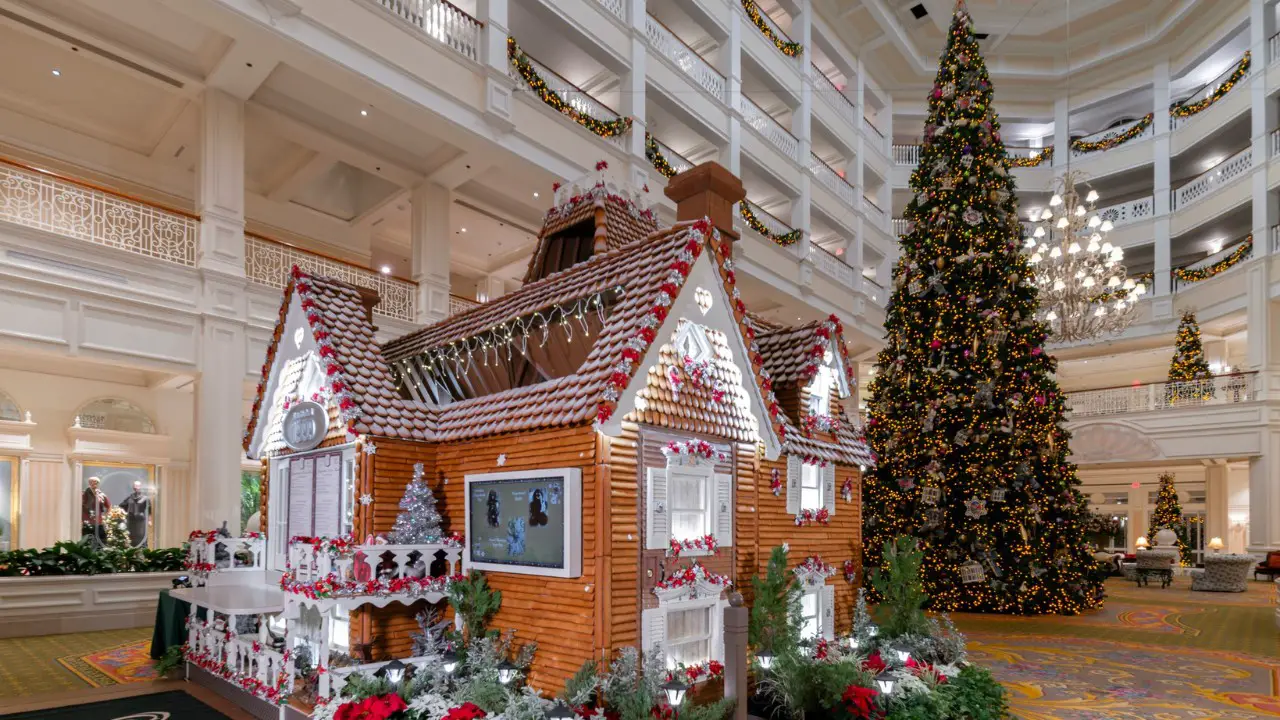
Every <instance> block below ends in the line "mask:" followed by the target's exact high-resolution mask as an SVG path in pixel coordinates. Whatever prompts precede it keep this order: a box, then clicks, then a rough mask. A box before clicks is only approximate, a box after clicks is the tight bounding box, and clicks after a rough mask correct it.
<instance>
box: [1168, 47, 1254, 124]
mask: <svg viewBox="0 0 1280 720" xmlns="http://www.w3.org/2000/svg"><path fill="white" fill-rule="evenodd" d="M1251 62H1252V55H1251V53H1250V52H1249V51H1248V50H1246V51H1245V52H1244V57H1242V58H1240V63H1239V64H1237V65H1236V69H1235V70H1234V71H1233V72H1232V73H1231V75H1229V76H1227V79H1226V80H1225V81H1224V82H1223V83H1222V84H1221V85H1219V86H1218V87H1217V88H1216V89H1214V91H1213V92H1211V93H1209V94H1208V95H1206V96H1205V97H1203V98H1202V99H1200V100H1198V101H1196V102H1193V103H1191V104H1190V105H1188V104H1185V103H1181V102H1180V103H1174V104H1172V105H1170V106H1169V114H1170V115H1172V116H1174V117H1180V118H1185V117H1191V116H1192V115H1196V114H1198V113H1202V112H1204V111H1205V110H1208V109H1209V108H1210V107H1212V106H1213V104H1214V103H1216V102H1218V101H1219V100H1221V99H1222V98H1224V97H1226V95H1227V93H1229V92H1231V89H1232V88H1234V87H1235V86H1236V83H1238V82H1240V81H1241V80H1242V79H1244V76H1246V75H1248V74H1249V65H1250V64H1251Z"/></svg>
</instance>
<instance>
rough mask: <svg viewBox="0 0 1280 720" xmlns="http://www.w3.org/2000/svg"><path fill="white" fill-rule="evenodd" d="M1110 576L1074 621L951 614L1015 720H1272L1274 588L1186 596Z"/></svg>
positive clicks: (1182, 580)
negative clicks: (1101, 597)
mask: <svg viewBox="0 0 1280 720" xmlns="http://www.w3.org/2000/svg"><path fill="white" fill-rule="evenodd" d="M1190 585H1191V580H1190V578H1186V577H1179V578H1177V579H1175V581H1174V585H1173V586H1172V587H1170V588H1168V589H1164V590H1162V589H1160V588H1159V587H1155V586H1152V587H1145V588H1139V587H1137V586H1136V585H1135V584H1134V583H1132V582H1127V581H1124V580H1122V579H1120V578H1113V579H1111V580H1109V581H1108V583H1107V601H1106V604H1105V605H1104V607H1103V608H1102V609H1100V610H1097V611H1094V612H1091V613H1088V614H1086V615H1080V616H1076V617H1065V618H1062V617H1051V618H1019V617H1006V616H990V615H965V614H957V615H955V616H954V620H955V622H956V625H957V626H959V628H960V629H961V630H962V631H964V633H965V634H966V635H967V636H968V637H969V651H970V657H971V659H972V660H973V661H974V662H976V663H978V664H981V665H985V666H987V667H989V668H991V670H992V672H994V673H995V675H996V677H997V678H998V679H999V680H1000V681H1001V682H1002V683H1003V684H1004V685H1005V687H1006V688H1007V689H1008V690H1009V693H1010V696H1011V698H1012V703H1011V704H1012V708H1013V711H1014V715H1015V716H1016V717H1017V718H1019V720H1154V719H1156V718H1159V720H1210V719H1213V720H1219V719H1220V720H1251V719H1252V718H1270V717H1280V687H1278V684H1280V629H1277V627H1276V624H1275V603H1274V599H1273V598H1274V593H1275V588H1274V586H1273V585H1272V584H1271V583H1268V582H1257V583H1250V586H1249V590H1248V591H1247V592H1244V593H1202V592H1196V593H1193V592H1191V591H1190Z"/></svg>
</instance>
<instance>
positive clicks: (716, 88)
mask: <svg viewBox="0 0 1280 720" xmlns="http://www.w3.org/2000/svg"><path fill="white" fill-rule="evenodd" d="M644 30H645V35H646V36H647V37H648V38H649V47H651V48H653V49H654V50H655V51H656V52H657V53H658V54H659V55H661V56H662V57H665V58H666V59H667V60H669V61H670V62H671V63H672V64H673V65H675V66H676V67H678V68H680V71H681V72H683V73H684V74H685V75H688V76H689V77H690V78H691V79H692V80H693V81H694V82H695V83H697V84H698V86H699V87H701V88H702V89H703V90H706V91H707V92H708V93H710V94H711V96H712V97H714V98H715V99H716V100H719V101H720V102H721V103H722V104H725V105H727V104H728V103H729V88H728V84H727V83H726V82H725V79H724V75H721V74H720V73H719V72H718V71H717V70H716V69H715V68H714V67H712V66H711V63H709V62H707V61H706V60H704V59H702V56H701V55H699V54H698V53H697V52H696V51H694V49H693V48H691V47H689V46H688V45H686V44H685V42H684V41H683V40H681V39H680V38H679V37H677V36H676V34H675V33H673V32H671V30H670V29H669V28H667V26H666V25H663V24H662V21H661V20H659V19H658V18H656V17H654V16H653V15H649V16H648V17H646V18H645V23H644Z"/></svg>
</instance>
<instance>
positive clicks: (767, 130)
mask: <svg viewBox="0 0 1280 720" xmlns="http://www.w3.org/2000/svg"><path fill="white" fill-rule="evenodd" d="M741 97H742V105H741V107H740V110H741V111H742V120H743V122H745V123H746V124H747V125H750V126H751V129H752V130H755V131H756V132H758V133H760V135H761V136H762V137H764V139H765V140H767V141H768V142H769V143H771V144H772V145H773V146H774V147H776V148H778V149H779V150H781V151H782V154H783V155H786V156H787V157H789V158H791V159H792V160H795V161H796V162H799V161H800V158H799V150H800V142H799V141H798V140H796V136H795V135H792V134H791V133H789V132H787V130H786V128H784V127H782V124H781V123H779V122H778V121H777V120H774V119H773V117H772V116H770V115H769V114H768V113H766V112H765V111H764V110H761V109H760V106H759V105H757V104H755V103H754V102H752V101H751V98H748V97H747V96H746V95H742V96H741Z"/></svg>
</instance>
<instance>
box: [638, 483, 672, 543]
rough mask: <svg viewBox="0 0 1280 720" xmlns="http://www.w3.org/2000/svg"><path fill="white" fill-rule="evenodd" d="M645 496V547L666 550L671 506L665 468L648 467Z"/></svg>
mask: <svg viewBox="0 0 1280 720" xmlns="http://www.w3.org/2000/svg"><path fill="white" fill-rule="evenodd" d="M646 484H647V485H648V486H649V487H648V494H647V495H646V496H645V503H644V507H645V524H646V531H647V532H646V536H645V547H646V548H647V549H649V550H666V549H667V548H668V547H670V546H671V508H670V503H668V502H667V471H666V468H649V479H648V482H647V483H646Z"/></svg>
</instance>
